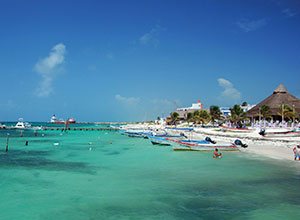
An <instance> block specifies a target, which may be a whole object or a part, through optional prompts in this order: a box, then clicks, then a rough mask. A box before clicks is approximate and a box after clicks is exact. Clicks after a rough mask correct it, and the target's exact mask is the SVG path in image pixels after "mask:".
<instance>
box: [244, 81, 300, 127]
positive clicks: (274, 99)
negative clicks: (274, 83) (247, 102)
mask: <svg viewBox="0 0 300 220" xmlns="http://www.w3.org/2000/svg"><path fill="white" fill-rule="evenodd" d="M264 106H268V108H269V118H271V119H272V120H273V121H284V120H286V118H285V115H284V114H285V113H284V111H285V110H284V108H285V106H288V107H289V108H291V109H292V112H293V113H294V114H293V115H294V119H295V118H299V113H300V99H298V98H297V97H295V96H293V95H291V94H290V93H289V92H288V90H287V89H286V88H285V86H284V85H283V84H280V85H279V86H278V87H277V88H276V89H275V90H274V92H273V94H272V95H270V96H269V97H267V98H266V99H264V100H262V101H261V102H260V103H258V104H257V105H256V106H255V107H253V108H251V109H250V110H249V111H247V116H248V117H249V118H251V119H252V121H253V120H260V119H261V117H262V113H263V112H262V109H263V108H264ZM262 107H263V108H262Z"/></svg>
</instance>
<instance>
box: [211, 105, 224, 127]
mask: <svg viewBox="0 0 300 220" xmlns="http://www.w3.org/2000/svg"><path fill="white" fill-rule="evenodd" d="M209 114H210V116H211V121H212V122H213V123H215V121H216V120H220V119H221V115H222V112H221V110H220V108H219V106H216V105H212V106H210V107H209Z"/></svg>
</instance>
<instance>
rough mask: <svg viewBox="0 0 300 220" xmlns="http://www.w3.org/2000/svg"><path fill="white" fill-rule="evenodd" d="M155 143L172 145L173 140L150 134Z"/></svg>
mask: <svg viewBox="0 0 300 220" xmlns="http://www.w3.org/2000/svg"><path fill="white" fill-rule="evenodd" d="M149 139H150V141H151V143H152V144H153V145H161V146H170V145H171V142H170V141H168V140H167V139H166V138H164V137H156V136H149Z"/></svg>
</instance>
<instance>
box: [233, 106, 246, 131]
mask: <svg viewBox="0 0 300 220" xmlns="http://www.w3.org/2000/svg"><path fill="white" fill-rule="evenodd" d="M230 113H231V116H230V121H231V122H232V123H234V124H235V125H236V126H237V127H241V126H242V122H243V121H244V120H245V119H246V113H245V112H244V110H243V109H242V108H241V106H239V105H234V106H233V107H232V108H231V109H230Z"/></svg>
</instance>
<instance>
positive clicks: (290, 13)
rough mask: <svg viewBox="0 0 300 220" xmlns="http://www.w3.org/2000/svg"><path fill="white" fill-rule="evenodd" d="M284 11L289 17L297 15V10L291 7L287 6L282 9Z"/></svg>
mask: <svg viewBox="0 0 300 220" xmlns="http://www.w3.org/2000/svg"><path fill="white" fill-rule="evenodd" d="M282 13H283V14H284V15H285V16H286V17H288V18H291V17H294V16H295V15H297V13H296V12H293V11H292V10H291V9H289V8H286V9H284V10H282Z"/></svg>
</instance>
